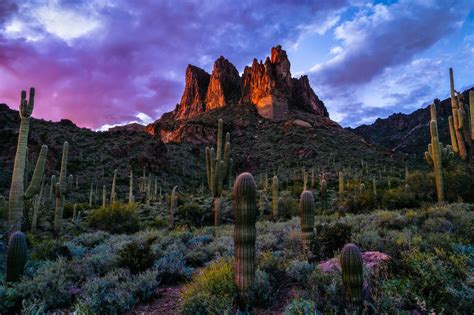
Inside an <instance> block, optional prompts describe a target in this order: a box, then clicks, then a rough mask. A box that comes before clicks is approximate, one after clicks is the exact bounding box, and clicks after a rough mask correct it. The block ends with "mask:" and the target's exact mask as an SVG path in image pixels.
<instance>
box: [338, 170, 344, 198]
mask: <svg viewBox="0 0 474 315" xmlns="http://www.w3.org/2000/svg"><path fill="white" fill-rule="evenodd" d="M343 197H344V173H343V172H339V198H340V199H342V198H343Z"/></svg>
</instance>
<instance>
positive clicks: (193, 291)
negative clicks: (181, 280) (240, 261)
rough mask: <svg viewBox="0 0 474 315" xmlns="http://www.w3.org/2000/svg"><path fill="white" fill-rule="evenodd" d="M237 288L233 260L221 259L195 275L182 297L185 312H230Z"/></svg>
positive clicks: (182, 306)
mask: <svg viewBox="0 0 474 315" xmlns="http://www.w3.org/2000/svg"><path fill="white" fill-rule="evenodd" d="M236 294H237V288H236V286H235V284H234V267H233V264H232V262H231V261H229V260H224V259H220V260H218V261H216V262H214V263H212V264H211V265H209V266H208V267H206V268H205V269H203V270H201V272H200V273H199V274H197V275H195V276H194V277H193V280H192V281H191V282H190V283H189V284H188V285H186V286H185V288H184V290H183V292H182V294H181V298H182V304H181V313H183V314H224V313H226V312H228V313H230V312H231V309H232V304H233V300H234V297H235V296H236Z"/></svg>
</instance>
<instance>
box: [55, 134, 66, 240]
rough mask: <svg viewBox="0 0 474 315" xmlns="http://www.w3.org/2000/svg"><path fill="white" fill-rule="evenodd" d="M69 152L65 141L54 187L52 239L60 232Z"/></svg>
mask: <svg viewBox="0 0 474 315" xmlns="http://www.w3.org/2000/svg"><path fill="white" fill-rule="evenodd" d="M68 152H69V143H68V142H67V141H66V142H64V145H63V156H62V159H61V171H60V172H59V182H57V183H56V186H55V192H54V193H55V195H56V208H55V210H54V232H53V233H54V237H59V236H60V235H61V231H62V220H63V212H64V200H65V195H66V192H67V182H66V180H67V178H66V173H67V159H68Z"/></svg>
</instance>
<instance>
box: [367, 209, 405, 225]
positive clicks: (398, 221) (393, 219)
mask: <svg viewBox="0 0 474 315" xmlns="http://www.w3.org/2000/svg"><path fill="white" fill-rule="evenodd" d="M407 221H408V220H407V218H406V217H405V216H402V215H400V213H398V212H396V211H387V210H381V211H377V212H376V213H375V224H376V225H377V226H378V227H380V228H382V229H384V228H388V229H396V230H400V229H402V228H404V227H405V226H406V225H407Z"/></svg>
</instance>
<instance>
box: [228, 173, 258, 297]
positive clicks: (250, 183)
mask: <svg viewBox="0 0 474 315" xmlns="http://www.w3.org/2000/svg"><path fill="white" fill-rule="evenodd" d="M233 195H234V204H233V208H234V219H235V226H234V256H235V277H234V278H235V284H236V286H237V288H238V290H239V302H240V304H241V306H245V305H246V304H248V303H249V300H250V290H249V289H250V288H251V287H252V285H253V283H254V281H255V241H256V238H257V235H256V234H257V232H256V228H255V222H256V217H257V207H256V198H257V186H256V184H255V180H254V179H253V176H252V174H250V173H242V174H240V175H239V176H238V177H237V179H236V181H235V184H234V190H233Z"/></svg>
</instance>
